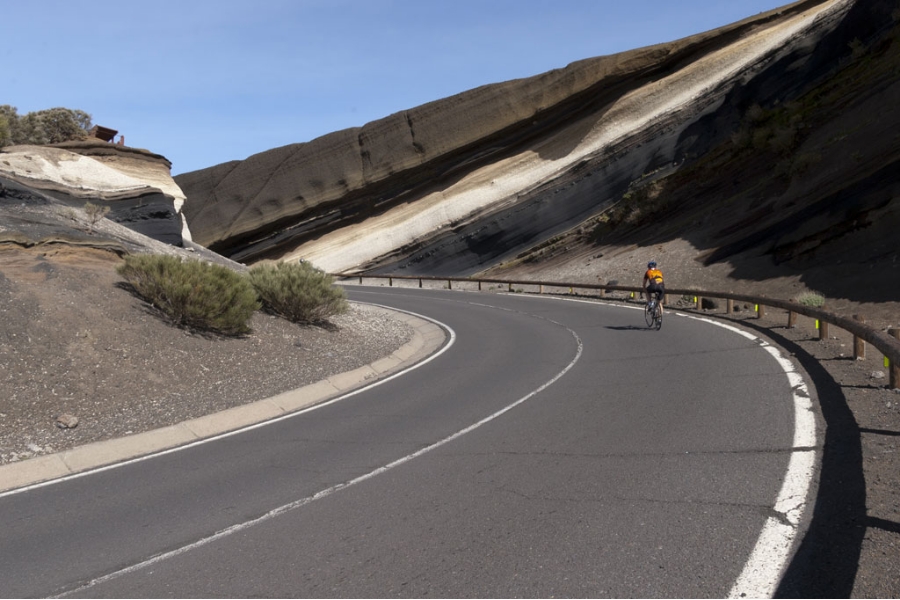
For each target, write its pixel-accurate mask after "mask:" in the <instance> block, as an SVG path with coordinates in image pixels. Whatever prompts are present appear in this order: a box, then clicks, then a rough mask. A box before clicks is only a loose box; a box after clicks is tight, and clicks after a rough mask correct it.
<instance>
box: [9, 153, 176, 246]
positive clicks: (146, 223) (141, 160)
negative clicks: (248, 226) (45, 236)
mask: <svg viewBox="0 0 900 600" xmlns="http://www.w3.org/2000/svg"><path fill="white" fill-rule="evenodd" d="M170 169H171V163H169V161H168V160H166V159H165V157H163V156H160V155H158V154H153V153H150V152H147V151H146V150H139V149H134V148H127V147H123V146H118V145H114V144H108V143H105V142H101V141H94V140H85V141H76V142H65V143H62V144H55V145H53V146H10V147H6V148H2V149H0V176H3V177H4V178H7V179H8V180H10V181H14V182H17V183H20V184H22V185H24V186H27V187H28V188H31V189H35V190H39V191H41V192H43V193H45V194H48V195H50V196H52V197H53V198H55V199H57V200H59V201H61V202H63V203H65V204H68V205H69V206H71V207H73V208H82V207H84V205H85V204H86V203H88V202H90V203H92V204H96V205H101V206H107V207H109V209H110V210H109V213H108V214H107V218H109V219H110V220H112V221H115V222H117V223H120V224H122V225H125V226H126V227H128V228H130V229H132V230H134V231H137V232H139V233H142V234H144V235H147V236H148V237H151V238H153V239H156V240H159V241H162V242H165V243H168V244H172V245H176V246H181V245H183V243H184V242H185V241H186V240H187V241H190V239H191V235H190V230H189V228H188V227H187V223H186V221H185V220H184V219H183V217H182V215H181V209H182V207H183V205H184V200H185V196H184V193H183V192H182V191H181V188H179V187H178V185H177V184H176V183H175V180H174V179H172V176H171V172H170Z"/></svg>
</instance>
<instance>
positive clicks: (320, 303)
mask: <svg viewBox="0 0 900 600" xmlns="http://www.w3.org/2000/svg"><path fill="white" fill-rule="evenodd" d="M250 283H251V284H252V285H253V287H254V288H255V289H256V292H257V293H258V294H259V297H260V298H261V299H262V302H263V306H264V307H265V308H266V310H268V311H270V312H272V313H274V314H276V315H279V316H282V317H284V318H286V319H289V320H291V321H294V322H295V323H322V322H325V321H327V320H328V317H331V316H333V315H339V314H342V313H344V312H346V311H347V300H346V297H345V296H344V290H343V289H341V288H339V287H336V286H335V285H334V282H333V280H332V278H331V276H330V275H328V274H327V273H325V272H324V271H321V270H320V269H317V268H315V267H313V266H312V265H310V264H309V263H305V262H296V263H286V262H279V263H275V264H271V263H269V264H261V265H257V266H255V267H253V268H252V269H250Z"/></svg>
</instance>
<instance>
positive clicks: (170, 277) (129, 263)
mask: <svg viewBox="0 0 900 600" xmlns="http://www.w3.org/2000/svg"><path fill="white" fill-rule="evenodd" d="M118 273H119V275H121V276H122V277H123V278H124V279H125V280H126V281H127V282H128V283H130V284H131V285H132V286H133V287H134V289H135V291H136V292H137V293H138V295H140V296H141V297H142V298H144V299H145V300H147V301H148V302H150V303H151V304H152V305H153V306H155V307H156V308H157V309H159V310H160V311H162V313H163V314H165V315H166V316H167V317H168V318H169V319H170V320H171V321H172V322H173V323H174V324H175V325H177V326H179V327H189V328H194V329H200V330H208V331H214V332H217V333H221V334H224V335H240V334H244V333H247V332H249V331H250V326H249V325H248V321H249V320H250V317H252V316H253V313H254V312H255V311H257V310H259V308H260V304H259V298H258V297H257V295H256V292H255V291H254V290H253V287H252V286H251V285H250V283H249V282H248V281H247V278H246V277H243V276H241V275H239V274H238V273H236V272H234V271H232V270H230V269H228V268H226V267H222V266H219V265H210V264H207V263H203V262H199V261H196V260H186V261H183V262H182V261H181V260H180V259H179V258H177V257H174V256H164V255H147V254H142V255H134V256H127V257H125V264H123V265H121V266H120V267H119V268H118Z"/></svg>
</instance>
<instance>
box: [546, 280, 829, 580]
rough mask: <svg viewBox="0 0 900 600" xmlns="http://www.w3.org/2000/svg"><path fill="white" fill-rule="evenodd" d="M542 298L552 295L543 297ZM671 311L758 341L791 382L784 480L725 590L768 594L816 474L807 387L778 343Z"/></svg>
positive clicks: (793, 537)
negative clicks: (790, 419) (790, 437)
mask: <svg viewBox="0 0 900 600" xmlns="http://www.w3.org/2000/svg"><path fill="white" fill-rule="evenodd" d="M543 298H548V299H552V298H553V297H552V296H543ZM555 299H558V300H565V301H567V302H581V303H587V304H603V305H605V306H617V307H622V308H631V309H634V310H643V306H629V305H622V304H620V303H615V302H609V301H597V300H589V299H575V298H560V297H556V298H555ZM673 314H674V315H676V316H678V317H682V318H688V319H694V320H697V321H703V322H705V323H710V324H711V325H715V326H716V327H722V328H723V329H727V330H728V331H731V332H733V333H736V334H738V335H740V336H743V337H745V338H747V339H748V340H751V341H753V342H755V343H757V344H759V346H760V347H761V348H762V349H763V350H765V351H766V352H768V353H769V354H770V355H771V356H772V358H773V359H775V362H776V363H778V365H779V366H780V367H781V369H782V370H783V371H784V374H785V376H786V377H787V379H788V383H789V385H790V386H791V391H792V400H793V404H794V439H793V442H792V451H791V457H790V459H789V461H788V467H787V471H786V472H785V476H784V482H783V483H782V486H781V490H780V491H779V492H778V496H777V497H776V499H775V504H774V505H773V507H772V512H773V515H772V516H770V517H769V518H768V519H766V523H765V525H763V529H762V531H761V532H760V535H759V538H758V539H757V541H756V545H755V546H754V548H753V551H752V552H751V553H750V558H749V559H748V560H747V563H746V564H745V565H744V568H743V570H742V571H741V574H740V575H739V576H738V578H737V580H736V581H735V583H734V585H733V586H732V588H731V591H730V592H729V594H728V597H729V598H771V597H772V596H773V595H774V593H775V589H776V588H777V586H778V583H779V581H780V580H781V575H782V572H783V571H784V569H785V567H786V566H787V561H788V559H789V558H790V555H791V550H792V549H793V547H794V542H795V541H796V538H797V534H798V533H799V525H800V519H801V518H802V517H803V512H804V510H805V509H806V506H807V504H808V498H809V491H810V487H811V485H812V481H813V478H814V475H815V464H816V448H815V445H816V420H815V412H814V409H813V403H812V397H811V396H810V393H809V388H808V387H807V385H806V382H805V381H804V379H803V376H802V375H801V374H800V372H799V371H798V370H797V368H796V367H795V366H794V364H793V363H792V362H791V361H790V360H789V359H787V358H785V357H784V355H783V354H782V353H781V351H780V350H779V349H778V348H776V347H775V346H773V345H771V344H770V343H769V342H767V341H765V340H764V339H762V338H760V337H759V336H757V335H754V334H753V333H750V332H748V331H745V330H743V329H740V328H739V327H735V326H733V325H729V324H727V323H722V322H720V321H716V320H714V319H710V318H706V317H699V316H695V315H688V314H684V313H678V312H674V311H673Z"/></svg>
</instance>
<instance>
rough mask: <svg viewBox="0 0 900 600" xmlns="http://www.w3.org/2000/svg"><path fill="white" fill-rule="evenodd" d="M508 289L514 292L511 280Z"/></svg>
mask: <svg viewBox="0 0 900 600" xmlns="http://www.w3.org/2000/svg"><path fill="white" fill-rule="evenodd" d="M508 291H509V292H512V282H510V284H509V288H508Z"/></svg>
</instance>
